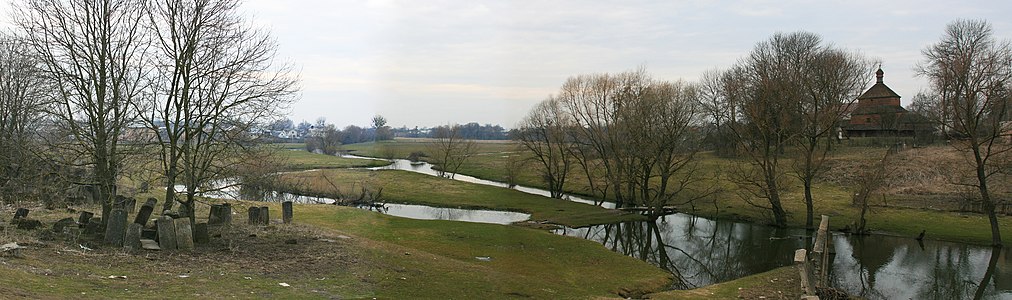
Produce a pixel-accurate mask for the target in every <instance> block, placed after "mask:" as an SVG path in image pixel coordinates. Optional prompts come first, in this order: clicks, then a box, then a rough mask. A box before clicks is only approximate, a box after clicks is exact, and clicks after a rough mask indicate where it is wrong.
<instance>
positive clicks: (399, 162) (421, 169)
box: [342, 154, 615, 208]
mask: <svg viewBox="0 0 1012 300" xmlns="http://www.w3.org/2000/svg"><path fill="white" fill-rule="evenodd" d="M342 157H347V158H358V159H373V160H384V161H389V162H391V163H390V164H389V165H386V166H382V167H373V168H368V169H369V170H402V171H411V172H415V173H421V174H426V175H432V176H439V172H437V171H436V170H433V169H432V165H431V164H429V163H426V162H421V163H414V164H412V163H411V161H410V160H406V159H392V160H385V159H378V158H371V157H364V156H356V155H347V154H346V155H342ZM453 179H454V180H459V181H463V182H469V183H476V184H481V185H491V186H497V187H502V188H509V184H507V183H505V182H498V181H492V180H485V179H480V178H477V177H473V176H467V175H463V174H455V175H454V176H453ZM513 189H514V190H518V191H521V192H524V193H528V194H535V195H541V196H545V197H551V193H549V192H548V191H547V190H542V189H538V188H532V187H527V186H522V185H517V186H515V187H513ZM564 199H566V200H569V201H573V202H580V203H586V204H590V205H598V206H601V207H604V208H615V203H612V202H604V201H600V200H598V201H595V200H592V199H586V198H581V197H577V196H573V195H566V196H565V197H564Z"/></svg>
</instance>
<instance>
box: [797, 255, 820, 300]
mask: <svg viewBox="0 0 1012 300" xmlns="http://www.w3.org/2000/svg"><path fill="white" fill-rule="evenodd" d="M807 255H808V250H805V249H798V250H795V251H794V265H796V266H798V272H800V273H801V288H802V289H803V290H805V295H815V287H814V286H812V283H813V282H812V268H811V266H810V265H809V264H808V257H807Z"/></svg>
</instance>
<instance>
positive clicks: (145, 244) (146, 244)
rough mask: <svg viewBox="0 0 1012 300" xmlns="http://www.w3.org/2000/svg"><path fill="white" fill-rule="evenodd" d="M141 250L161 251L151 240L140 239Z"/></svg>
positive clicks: (156, 243)
mask: <svg viewBox="0 0 1012 300" xmlns="http://www.w3.org/2000/svg"><path fill="white" fill-rule="evenodd" d="M141 248H143V249H144V250H162V248H161V247H158V242H155V240H152V239H141Z"/></svg>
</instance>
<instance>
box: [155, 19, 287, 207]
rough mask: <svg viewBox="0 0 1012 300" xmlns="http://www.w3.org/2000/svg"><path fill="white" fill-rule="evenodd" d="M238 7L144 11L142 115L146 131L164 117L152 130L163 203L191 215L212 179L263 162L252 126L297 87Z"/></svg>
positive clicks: (271, 45)
mask: <svg viewBox="0 0 1012 300" xmlns="http://www.w3.org/2000/svg"><path fill="white" fill-rule="evenodd" d="M238 5H239V3H238V1H236V0H200V1H175V0H164V1H158V2H156V3H153V4H152V5H151V6H150V7H149V10H148V16H149V17H148V20H147V21H148V23H147V24H149V26H150V28H151V30H152V32H153V35H154V36H155V37H156V42H155V44H156V46H157V56H156V60H157V62H156V64H155V65H156V67H157V72H156V74H157V78H158V80H157V81H156V82H157V84H156V88H155V91H156V93H155V97H153V99H152V101H153V102H152V103H150V110H149V113H147V114H146V115H145V121H147V123H148V124H149V126H150V127H151V129H153V130H158V129H159V126H158V123H159V121H161V122H164V126H163V127H162V128H161V130H163V131H164V132H165V134H164V135H165V136H164V137H162V135H161V134H159V135H158V139H159V143H158V144H159V146H160V153H161V155H162V157H163V169H164V172H165V176H166V189H167V191H166V202H165V204H164V205H165V207H164V208H165V209H170V208H171V206H172V204H173V202H174V201H173V200H175V201H178V202H180V203H182V204H183V206H184V211H186V212H190V213H189V214H188V215H189V216H190V218H191V220H192V219H193V218H194V214H193V213H192V211H193V207H194V201H195V199H196V196H198V195H201V194H203V193H206V192H208V191H211V190H214V189H218V188H221V185H220V184H215V183H220V182H222V180H224V179H225V178H230V177H233V176H237V175H239V173H238V172H237V171H241V170H243V169H244V168H243V166H249V165H250V162H251V161H258V160H263V158H262V157H261V156H262V155H264V154H265V152H264V151H263V150H262V149H259V148H258V147H256V144H257V143H258V136H257V135H255V134H252V133H251V130H253V129H256V128H260V127H262V126H263V125H264V124H260V122H261V121H262V120H271V119H273V118H274V117H276V114H277V113H278V111H279V110H280V109H281V108H283V107H285V106H286V105H287V104H288V103H289V102H290V101H292V100H293V95H294V93H295V91H296V90H297V86H296V84H297V79H296V78H295V77H294V75H293V74H292V73H291V71H290V69H289V68H288V67H287V66H284V65H278V64H276V63H274V56H275V49H276V45H275V42H274V40H273V39H271V37H270V36H269V34H268V33H267V32H265V31H262V30H258V29H254V28H250V27H249V26H248V25H246V24H245V23H244V21H243V20H242V17H241V14H240V13H239V11H238ZM139 108H141V109H144V108H146V107H140V106H139ZM267 153H269V152H267ZM268 173H269V172H268ZM245 175H249V174H245ZM176 182H180V183H182V185H183V186H184V187H185V191H184V193H185V195H186V198H185V199H176V198H175V197H173V193H174V192H175V188H174V186H175V185H176Z"/></svg>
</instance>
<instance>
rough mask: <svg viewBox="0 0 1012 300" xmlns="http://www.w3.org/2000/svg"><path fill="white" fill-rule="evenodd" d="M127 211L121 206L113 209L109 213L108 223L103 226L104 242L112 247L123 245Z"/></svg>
mask: <svg viewBox="0 0 1012 300" xmlns="http://www.w3.org/2000/svg"><path fill="white" fill-rule="evenodd" d="M126 219H127V212H126V211H125V210H123V209H122V208H117V209H113V210H112V212H110V213H109V224H106V225H105V226H106V227H105V242H106V243H107V244H109V245H112V246H114V247H122V246H123V238H124V237H125V236H126V226H127V224H126V223H127V220H126Z"/></svg>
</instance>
